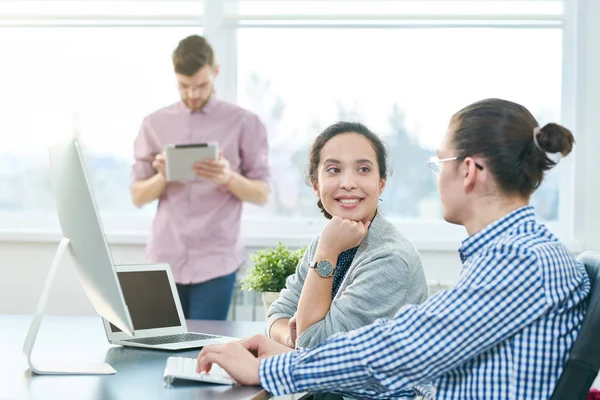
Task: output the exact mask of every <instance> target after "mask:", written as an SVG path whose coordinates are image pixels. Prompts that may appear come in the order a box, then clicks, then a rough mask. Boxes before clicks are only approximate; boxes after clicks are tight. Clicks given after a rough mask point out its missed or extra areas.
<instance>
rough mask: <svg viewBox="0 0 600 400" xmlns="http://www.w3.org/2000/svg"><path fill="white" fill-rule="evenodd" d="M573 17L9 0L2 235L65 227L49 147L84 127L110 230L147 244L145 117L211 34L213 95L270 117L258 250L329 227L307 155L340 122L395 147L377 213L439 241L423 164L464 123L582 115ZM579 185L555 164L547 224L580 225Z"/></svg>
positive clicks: (0, 27)
mask: <svg viewBox="0 0 600 400" xmlns="http://www.w3.org/2000/svg"><path fill="white" fill-rule="evenodd" d="M566 4H567V3H563V1H562V0H519V1H510V0H497V1H486V0H469V1H464V0H463V1H455V0H444V1H440V0H437V1H431V0H418V1H410V0H397V1H392V0H368V1H359V0H352V1H342V0H323V1H314V0H279V1H273V0H223V1H221V0H205V1H197V0H181V1H168V2H167V1H160V0H153V1H151V0H129V1H112V0H94V1H78V0H70V1H29V0H25V1H4V2H2V4H0V52H1V54H3V60H11V62H4V63H2V65H0V87H2V93H1V94H0V106H2V107H3V110H10V112H7V113H6V114H5V116H3V118H2V119H0V140H1V141H2V146H1V147H0V220H2V221H3V227H4V228H5V229H6V227H9V228H12V227H18V228H26V229H45V228H48V227H50V228H52V229H55V228H57V227H58V225H57V223H56V219H55V217H54V208H53V204H52V199H51V191H50V182H49V179H48V174H47V171H46V170H47V156H46V154H47V145H48V144H49V143H51V142H52V141H53V140H55V139H57V138H59V137H61V136H63V135H71V134H72V132H73V131H74V130H77V131H78V132H79V134H80V135H81V137H82V139H83V142H84V144H85V146H86V152H87V154H88V157H87V161H88V163H89V170H90V172H91V175H92V180H93V185H94V189H95V194H96V197H97V199H98V204H99V206H100V210H101V212H102V215H103V217H104V218H105V224H104V225H105V227H106V229H107V230H108V231H110V232H122V231H128V232H131V231H140V232H146V230H147V227H148V226H149V222H150V220H151V217H152V215H153V213H154V209H153V208H152V207H144V208H143V209H141V210H137V209H135V207H133V206H132V205H131V202H130V199H129V168H130V164H131V161H132V143H133V140H134V138H135V136H136V135H137V133H138V130H139V127H140V124H141V121H142V119H143V117H144V116H146V115H147V114H149V113H150V112H152V111H154V110H156V109H158V108H160V107H163V106H165V105H168V104H169V103H171V102H174V101H177V100H178V93H177V90H176V85H175V83H174V78H173V74H172V66H171V63H170V55H171V52H172V51H173V49H174V47H175V46H176V43H177V41H178V40H180V39H181V38H183V37H185V36H187V35H189V34H193V33H198V34H203V33H204V34H205V35H206V36H207V38H208V39H209V41H210V42H211V43H212V44H213V47H214V48H215V52H216V57H217V61H218V62H219V63H220V64H221V73H220V76H219V79H218V80H217V90H218V92H219V94H220V95H221V96H222V97H224V98H225V99H226V100H229V101H232V102H237V103H238V104H240V105H242V106H243V107H246V108H248V109H250V110H252V111H254V112H256V113H257V114H259V115H260V116H261V118H262V120H263V122H265V124H266V125H267V128H268V131H269V135H270V143H271V146H272V151H271V161H272V166H273V189H274V191H273V197H272V200H271V202H270V204H269V205H268V206H267V207H265V208H258V207H252V206H248V207H246V209H245V221H246V223H245V225H244V226H245V229H246V230H247V232H249V233H248V236H252V235H259V236H260V235H263V236H268V237H269V238H273V239H282V238H285V237H287V236H290V237H291V236H294V235H306V236H312V235H313V234H314V233H315V232H316V231H317V230H318V226H320V224H322V223H323V218H322V217H320V215H319V213H318V210H317V207H316V198H315V195H314V193H313V192H312V189H311V188H310V187H309V186H307V185H305V184H304V183H303V181H304V174H305V169H306V163H307V160H308V153H307V152H308V147H309V145H310V144H311V142H312V139H313V138H314V137H315V136H316V135H317V134H318V133H319V132H320V131H321V130H322V129H323V128H325V127H326V126H328V125H329V124H331V123H333V122H335V121H336V120H339V119H349V120H360V121H361V122H364V123H365V124H366V125H367V126H369V127H370V128H371V129H373V130H374V131H375V132H377V133H379V134H381V135H382V136H383V138H384V139H385V141H386V142H387V144H388V147H389V153H390V158H389V161H390V164H391V167H392V175H391V176H390V178H389V180H388V185H387V187H386V190H385V192H384V195H383V196H382V202H381V207H382V208H383V209H384V211H385V212H386V213H387V214H388V215H389V216H390V217H392V218H397V221H398V222H400V221H402V222H401V223H405V222H406V221H409V222H411V223H413V224H414V225H418V226H426V227H432V226H434V227H438V226H440V225H441V224H439V221H440V217H441V206H440V202H439V196H438V193H437V189H436V185H435V181H434V178H433V176H432V175H431V174H430V173H429V171H428V170H427V168H426V166H425V162H426V160H427V158H428V156H429V155H431V154H432V152H433V151H435V148H436V146H437V145H438V144H439V141H440V139H441V137H442V135H443V134H444V132H445V130H446V127H447V122H448V119H449V118H450V116H451V115H452V114H453V113H454V112H456V111H457V110H458V109H460V108H461V107H463V106H465V105H467V104H469V103H470V102H473V101H475V100H478V99H481V98H485V97H504V98H508V99H511V100H515V101H518V102H521V103H523V104H524V105H526V106H527V107H528V108H529V109H530V110H531V111H532V112H533V113H534V114H535V115H536V117H537V118H538V120H539V121H540V123H541V124H543V123H545V122H548V121H561V120H563V119H564V118H565V117H569V116H572V115H571V114H572V113H573V110H572V108H574V107H573V103H574V101H573V99H572V98H571V97H569V96H572V92H573V90H571V88H570V86H569V85H571V84H572V82H573V81H574V80H573V79H572V75H573V71H572V70H569V69H567V70H563V68H562V66H563V65H567V64H565V63H564V61H563V60H564V59H566V58H565V56H564V54H572V52H573V49H572V48H571V47H572V46H573V44H572V43H570V42H568V41H565V32H566V29H567V28H568V26H569V25H568V21H570V20H569V18H572V16H571V15H570V14H568V13H567V11H568V8H567V7H566V6H565V5H566ZM570 29H572V28H570ZM569 46H571V47H569ZM565 88H566V90H565ZM565 110H566V113H565ZM565 114H568V115H565ZM567 125H568V124H567ZM571 172H572V165H570V164H569V163H566V164H565V163H561V165H560V166H559V167H558V168H557V169H556V171H554V172H553V173H552V174H551V175H550V176H549V177H548V179H547V181H546V182H545V183H544V184H543V186H542V187H541V188H540V190H539V191H538V192H537V194H536V195H535V198H534V203H535V205H536V206H537V211H538V214H539V215H540V216H541V217H542V218H543V219H545V220H547V221H563V220H569V216H570V212H571V211H570V208H572V207H570V208H568V207H567V205H568V204H567V203H568V201H567V202H565V201H564V199H565V198H567V199H568V198H569V196H571V195H572V193H571V189H570V188H569V187H566V189H565V186H562V185H559V182H561V179H563V176H562V175H564V174H567V173H571ZM23 177H27V179H23ZM559 188H560V190H559ZM559 200H560V201H559ZM565 209H566V211H565ZM436 224H437V225H436ZM436 229H437V228H436ZM427 232H431V230H428V231H427ZM436 232H437V231H436ZM444 235H445V237H449V235H447V234H445V233H444ZM409 236H411V235H410V233H409ZM423 237H424V238H427V239H429V237H428V236H423ZM411 239H413V240H415V237H414V236H411ZM140 240H142V241H144V240H145V239H144V237H141V239H140ZM267 240H268V241H269V243H268V244H272V242H273V240H271V239H267ZM417 240H418V238H417ZM249 243H253V242H252V241H249ZM253 244H257V245H264V244H265V243H262V242H260V243H259V242H254V243H253ZM302 244H304V239H303V241H302Z"/></svg>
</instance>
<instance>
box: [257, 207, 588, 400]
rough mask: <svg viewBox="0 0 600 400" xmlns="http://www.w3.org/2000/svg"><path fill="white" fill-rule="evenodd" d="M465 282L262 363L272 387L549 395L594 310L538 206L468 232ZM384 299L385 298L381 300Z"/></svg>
mask: <svg viewBox="0 0 600 400" xmlns="http://www.w3.org/2000/svg"><path fill="white" fill-rule="evenodd" d="M459 252H460V256H461V259H462V261H463V267H462V269H461V273H460V276H459V278H458V280H457V282H456V285H455V286H454V287H453V288H452V289H449V290H446V291H443V292H440V293H438V294H436V295H435V296H433V297H431V298H430V299H428V300H427V301H426V302H425V303H423V304H422V305H418V306H416V305H408V306H405V307H403V308H402V309H401V310H400V311H399V312H398V314H396V316H395V317H394V319H392V320H377V321H375V322H374V323H373V324H371V325H369V326H365V327H363V328H360V329H356V330H354V331H351V332H347V333H340V334H336V335H333V336H332V337H330V338H329V339H328V340H327V341H326V342H325V343H323V344H322V345H321V346H319V347H316V348H313V349H303V350H299V351H294V352H290V353H285V354H281V355H278V356H275V357H271V358H266V359H263V360H261V362H260V369H259V375H260V382H261V384H262V386H263V387H264V388H265V389H266V390H268V391H269V392H271V393H273V394H276V395H281V394H286V393H294V392H322V391H327V392H337V393H342V394H344V395H348V396H355V397H360V398H377V399H380V398H381V399H383V398H385V399H389V398H395V399H396V398H397V399H402V398H414V397H415V396H416V395H417V394H419V392H421V394H422V393H423V392H422V391H421V390H419V389H420V388H421V387H422V385H427V384H428V383H431V387H430V389H431V390H429V391H426V393H424V394H425V395H426V396H427V397H428V398H433V399H453V400H455V399H461V400H464V399H514V400H516V399H528V400H531V399H548V398H549V397H550V395H551V393H552V390H553V388H554V386H555V384H556V381H557V379H558V377H559V376H560V373H561V371H562V369H563V366H564V365H565V363H566V360H567V356H568V352H569V349H570V348H571V345H572V344H573V341H574V340H575V338H576V337H577V334H578V333H579V330H580V328H581V323H582V321H583V317H584V315H585V309H586V296H587V294H588V292H589V290H590V282H589V279H588V276H587V274H586V271H585V268H584V266H583V265H582V264H581V263H579V262H577V261H576V260H575V259H574V258H573V257H572V256H571V254H569V252H568V250H567V249H566V248H565V246H564V245H562V244H561V243H560V242H559V241H558V240H557V238H556V237H555V236H553V235H552V234H551V233H550V232H549V231H548V230H547V229H546V227H545V226H543V225H541V224H538V223H537V222H536V221H535V217H534V211H533V208H532V207H530V206H527V207H523V208H520V209H518V210H515V211H513V212H512V213H510V214H509V215H507V216H506V217H504V218H502V219H500V220H498V221H496V222H494V223H492V224H490V225H488V226H487V227H486V228H484V229H483V230H481V231H479V232H477V233H475V234H474V235H472V236H470V237H469V238H467V239H466V240H465V241H464V242H463V244H462V246H461V248H460V250H459ZM382 301H384V299H382Z"/></svg>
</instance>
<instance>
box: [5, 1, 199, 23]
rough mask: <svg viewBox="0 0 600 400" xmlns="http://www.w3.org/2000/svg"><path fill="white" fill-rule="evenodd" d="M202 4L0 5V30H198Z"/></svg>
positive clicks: (18, 3) (50, 3) (78, 3)
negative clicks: (138, 27)
mask: <svg viewBox="0 0 600 400" xmlns="http://www.w3.org/2000/svg"><path fill="white" fill-rule="evenodd" d="M203 9H204V4H203V1H202V0H162V1H159V0H124V1H114V0H90V1H87V0H86V1H76V0H63V1H52V0H47V1H29V0H18V1H14V0H8V1H2V2H0V24H1V26H13V27H29V26H60V27H68V26H88V27H90V26H105V27H109V26H189V25H194V26H198V25H199V24H200V23H201V22H202V13H203Z"/></svg>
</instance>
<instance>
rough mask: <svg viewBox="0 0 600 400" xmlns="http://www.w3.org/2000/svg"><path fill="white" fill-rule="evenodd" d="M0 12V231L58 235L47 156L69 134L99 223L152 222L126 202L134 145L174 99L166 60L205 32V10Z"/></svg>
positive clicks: (88, 7)
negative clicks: (81, 153) (81, 149)
mask: <svg viewBox="0 0 600 400" xmlns="http://www.w3.org/2000/svg"><path fill="white" fill-rule="evenodd" d="M4 3H8V4H4ZM11 3H12V4H11ZM49 3H53V4H49ZM117 3H118V4H117ZM146 3H147V4H146ZM198 7H199V8H198ZM34 9H35V10H36V15H35V16H33V15H31V12H32V10H34ZM193 10H195V11H196V14H191V11H193ZM0 12H2V13H9V14H10V15H11V16H12V18H10V19H6V20H5V19H1V18H0V21H3V22H4V23H3V24H2V26H1V27H0V52H1V54H3V60H4V62H3V63H2V66H0V87H2V95H0V106H1V107H2V109H3V110H10V112H8V113H3V118H2V119H0V132H2V133H1V134H0V136H1V140H2V147H1V148H0V167H2V170H1V172H0V219H2V220H3V221H4V222H6V224H3V225H4V226H7V225H8V226H11V225H12V226H14V227H19V228H23V227H25V228H32V229H46V228H56V227H58V225H57V223H56V222H57V221H56V217H55V212H54V205H53V202H52V194H51V187H50V180H49V173H48V169H47V165H48V160H47V153H48V150H47V148H48V145H49V144H51V143H53V142H54V141H55V140H57V139H60V138H61V137H65V136H66V137H68V136H70V135H72V134H73V133H74V132H75V131H77V132H78V134H79V135H80V137H81V139H82V142H83V144H84V146H85V151H86V153H87V157H86V161H87V162H88V170H89V172H90V175H91V179H92V183H93V186H94V190H95V195H96V198H97V200H98V205H99V208H100V210H101V212H102V213H103V215H104V216H106V215H109V216H116V217H117V218H112V220H113V221H119V220H120V218H118V217H119V216H123V215H129V214H131V213H132V212H133V213H134V215H137V214H140V215H145V216H146V218H145V219H148V218H150V217H151V216H152V215H153V211H154V210H153V208H152V207H146V208H143V209H142V210H141V211H137V210H136V209H135V207H134V206H133V205H132V204H131V201H130V200H129V179H130V178H129V171H130V166H131V162H132V151H133V150H132V149H133V140H134V138H135V136H136V135H137V133H138V131H139V128H140V126H141V122H142V119H143V118H144V117H145V116H146V115H148V114H149V113H150V112H152V111H154V110H156V109H158V108H160V107H163V106H165V105H168V104H170V103H173V102H175V101H177V100H178V99H179V95H178V92H177V88H176V84H175V79H174V77H173V72H172V71H173V68H172V64H171V59H170V58H171V53H172V51H173V49H174V48H175V46H176V45H177V42H178V41H179V40H180V39H182V38H183V37H185V36H187V35H190V34H194V33H197V34H202V28H201V27H199V26H198V23H199V22H198V21H199V17H200V16H201V14H202V4H201V3H200V4H199V5H198V2H189V1H187V2H185V1H184V2H182V1H173V2H169V3H168V4H166V3H161V2H158V1H125V2H111V1H89V2H88V1H86V2H79V1H62V2H60V1H59V2H30V1H23V2H3V4H2V8H0ZM177 13H183V16H179V15H178V14H177ZM8 60H10V62H7V61H8ZM24 177H26V178H25V179H24ZM143 225H144V227H146V226H148V224H147V223H145V224H143ZM108 226H109V227H110V228H111V229H117V230H119V229H121V230H132V229H133V230H135V228H132V227H131V226H127V223H125V224H124V225H122V226H118V225H115V224H114V223H112V224H108Z"/></svg>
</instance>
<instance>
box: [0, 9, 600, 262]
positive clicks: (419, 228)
mask: <svg viewBox="0 0 600 400" xmlns="http://www.w3.org/2000/svg"><path fill="white" fill-rule="evenodd" d="M237 1H244V0H237ZM474 1H478V0H474ZM232 2H235V0H233V1H232V0H228V4H230V5H231V3H232ZM563 7H564V13H563V15H562V16H560V17H555V16H553V17H552V18H549V17H548V16H537V17H538V18H536V16H535V15H529V16H527V18H523V17H515V16H506V15H504V16H497V18H491V17H488V18H474V17H473V16H452V19H453V20H454V21H448V19H443V18H441V17H440V16H437V17H436V18H433V17H435V16H431V17H432V18H422V17H419V18H417V17H415V16H412V18H411V16H408V17H403V18H402V19H399V18H392V17H389V16H387V17H385V18H384V19H385V21H384V23H381V21H373V18H372V17H369V21H366V23H365V21H361V20H360V19H359V18H350V19H348V20H345V21H343V22H342V23H339V22H337V23H333V22H332V21H331V20H328V19H327V18H325V17H324V18H321V19H318V21H316V22H315V21H313V22H312V23H311V22H310V21H309V22H306V20H305V19H302V18H300V17H298V18H297V19H298V20H302V21H303V22H302V21H301V22H302V23H299V24H293V28H307V29H309V28H311V27H316V26H318V27H319V28H331V29H336V28H345V27H349V26H351V27H353V28H357V29H373V28H376V27H386V28H390V27H396V28H402V29H405V28H406V29H407V28H414V29H419V28H428V27H432V26H435V27H440V26H441V27H444V26H448V27H457V26H459V27H462V26H464V27H498V26H502V27H505V28H507V29H510V28H528V27H530V28H533V27H535V28H540V27H550V28H556V27H557V26H560V27H561V28H562V31H563V57H562V59H563V63H562V99H561V115H562V121H561V122H562V123H564V124H565V125H566V126H568V127H571V128H572V129H573V131H574V132H575V134H576V138H577V139H578V142H582V141H583V142H585V141H586V139H587V138H586V136H591V133H590V132H592V131H591V130H588V131H587V132H586V131H583V130H581V131H580V130H578V125H581V123H580V122H581V119H582V118H583V117H582V114H581V113H578V112H577V111H578V109H577V106H578V105H581V104H583V101H584V98H583V96H582V90H581V88H582V83H581V82H580V81H578V79H577V77H578V74H579V73H580V72H581V69H582V68H584V67H585V66H582V65H580V61H581V59H585V58H584V57H582V53H583V52H585V50H586V49H585V48H583V49H582V48H581V47H582V46H581V43H578V41H577V38H578V37H581V35H582V34H583V32H581V30H582V29H584V28H585V26H584V25H582V24H579V23H578V22H579V21H580V20H581V19H582V18H583V16H584V15H585V13H586V12H588V9H590V8H593V7H595V6H594V5H591V4H590V3H588V2H587V1H586V0H573V1H571V0H565V1H564V6H563ZM594 10H595V9H594ZM225 11H226V10H225V2H224V1H222V0H204V2H203V14H202V15H197V16H189V15H186V16H180V17H181V18H179V17H177V18H175V17H173V18H170V19H168V21H165V20H161V19H160V18H159V19H156V18H155V17H150V16H149V18H148V19H147V20H145V19H144V18H143V17H139V16H138V17H136V19H135V21H133V23H132V22H131V20H127V18H123V19H122V20H119V21H117V23H116V25H111V21H110V20H100V22H98V21H96V22H94V21H93V18H92V19H91V21H89V20H90V18H89V17H87V18H86V20H88V23H90V24H92V25H91V26H103V27H107V28H108V27H111V26H119V27H123V26H152V27H163V26H198V27H200V26H201V27H202V28H203V29H204V35H205V36H206V37H207V39H208V40H209V41H210V42H211V44H212V45H213V47H214V49H215V53H216V54H217V55H218V63H219V65H220V66H221V70H220V76H219V79H218V80H217V81H216V90H217V91H218V92H219V93H220V96H221V97H223V98H224V99H226V100H228V101H231V102H235V101H236V98H237V74H238V71H237V54H238V47H237V29H238V27H240V26H246V25H247V23H248V22H249V21H250V22H251V23H253V24H254V25H252V26H256V24H258V23H262V24H263V25H264V27H273V28H281V27H290V25H289V20H290V17H289V16H281V17H280V18H275V17H272V18H269V19H270V21H267V22H266V23H265V22H264V20H265V18H262V19H259V18H255V17H253V18H248V17H247V18H246V19H244V16H240V17H239V18H232V17H231V15H227V14H226V12H225ZM597 16H598V17H600V15H597ZM262 17H264V16H262ZM26 21H28V20H27V19H23V20H22V22H23V25H19V26H24V27H27V26H29V25H28V23H29V22H26ZM60 21H62V22H61V23H62V24H66V25H62V26H78V27H81V26H82V25H80V24H76V23H75V21H76V20H75V19H72V20H71V19H68V18H67V19H65V18H63V19H61V20H60ZM261 21H262V22H261ZM34 22H35V26H37V27H39V26H48V27H53V26H57V22H56V21H53V20H52V18H49V19H45V20H44V19H37V20H35V21H34ZM113 22H114V21H113ZM128 23H131V25H127V24H128ZM5 24H6V19H1V18H0V25H1V26H7V25H5ZM44 24H45V25H44ZM93 24H97V25H93ZM244 24H246V25H244ZM286 24H288V25H286ZM8 26H14V25H8ZM84 26H88V25H84ZM592 45H593V44H592V43H591V41H590V43H589V48H590V50H591V47H592ZM574 60H575V61H574ZM532 62H535V60H532ZM588 108H589V105H588ZM580 139H581V140H580ZM582 153H584V151H583V149H578V148H577V146H576V151H575V154H574V155H572V156H570V157H568V158H566V159H565V160H563V161H561V169H562V171H561V177H560V181H561V190H560V192H559V193H560V195H559V196H560V197H559V217H558V220H557V221H555V222H550V223H548V224H547V225H548V226H549V228H550V229H551V230H552V231H554V232H556V233H557V235H558V236H559V237H560V238H561V239H562V240H563V241H564V242H565V243H566V244H567V245H568V247H569V248H570V249H571V250H572V251H573V252H579V251H581V250H583V249H584V248H585V244H586V243H587V242H588V240H586V237H585V235H587V233H586V234H583V235H582V234H579V233H578V234H576V232H579V231H580V228H581V227H582V226H583V225H584V222H582V220H583V219H584V218H583V217H582V213H584V212H585V207H582V206H581V204H582V200H581V199H577V196H579V194H580V193H581V190H576V189H577V188H576V186H575V185H576V182H579V180H577V179H574V177H576V176H577V177H582V176H584V177H585V176H587V177H592V176H593V175H592V172H591V171H590V170H589V166H588V165H589V164H590V163H595V164H594V165H595V167H596V168H597V169H600V162H599V161H590V158H589V157H586V155H585V154H587V153H585V154H582ZM584 157H585V158H586V160H585V161H586V162H587V163H586V162H584V161H582V160H583V158H584ZM425 161H426V160H424V161H423V162H424V163H425ZM423 168H424V173H427V171H426V168H425V164H424V167H423ZM584 168H585V169H584ZM586 174H587V175H586ZM588 209H589V208H588ZM40 218H41V219H40ZM103 220H104V221H103V222H104V226H105V227H106V230H107V236H108V239H109V241H110V242H111V243H113V244H144V243H146V242H147V239H148V232H149V227H150V223H151V217H149V216H132V217H129V218H123V216H122V215H110V214H103ZM0 221H5V222H8V224H6V225H5V224H4V223H3V224H2V225H5V226H7V228H1V227H0V242H1V241H24V242H31V241H34V242H47V241H57V240H59V239H60V233H59V229H58V225H57V222H56V219H55V218H52V217H51V216H48V218H42V217H41V216H40V215H36V214H35V213H34V212H31V213H29V212H24V213H20V214H12V213H6V212H4V213H2V212H0ZM40 222H41V224H40ZM325 222H326V221H325V219H324V218H317V219H309V218H290V217H278V216H269V217H268V218H265V217H264V216H263V217H260V216H257V215H247V214H246V215H244V216H243V221H242V229H243V232H244V237H245V240H246V244H247V245H248V246H251V247H264V246H273V245H275V244H276V243H277V242H278V241H281V242H283V243H284V244H287V245H291V246H294V247H296V246H302V245H305V244H307V243H308V242H309V241H310V240H312V238H314V236H315V235H316V234H318V232H319V231H320V229H321V227H322V226H323V225H324V223H325ZM392 222H393V223H394V224H395V225H396V226H397V227H398V228H399V229H400V230H401V231H402V232H403V233H404V234H405V235H406V236H407V237H408V238H409V239H411V240H412V241H413V242H414V243H415V244H416V246H417V248H419V249H420V250H430V251H447V250H456V248H457V247H458V244H459V241H460V240H461V239H462V238H465V237H466V233H465V232H464V229H463V228H461V227H458V226H453V225H450V224H448V223H446V222H444V221H423V220H406V219H399V218H392ZM17 226H18V227H20V228H15V227H17ZM40 226H46V227H48V228H47V229H40V228H39V227H40ZM585 232H587V230H586V231H585Z"/></svg>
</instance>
